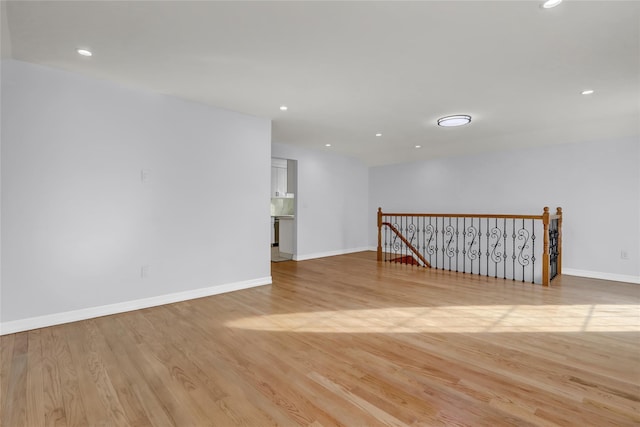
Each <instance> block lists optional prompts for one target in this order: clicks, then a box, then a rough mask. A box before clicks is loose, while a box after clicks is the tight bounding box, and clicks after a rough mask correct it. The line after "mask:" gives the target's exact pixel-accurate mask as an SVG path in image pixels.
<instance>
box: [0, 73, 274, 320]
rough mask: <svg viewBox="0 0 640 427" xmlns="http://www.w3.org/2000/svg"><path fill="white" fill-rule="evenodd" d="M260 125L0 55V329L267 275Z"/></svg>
mask: <svg viewBox="0 0 640 427" xmlns="http://www.w3.org/2000/svg"><path fill="white" fill-rule="evenodd" d="M270 132H271V124H270V121H269V120H266V119H260V118H255V117H251V116H247V115H243V114H238V113H234V112H230V111H225V110H220V109H216V108H211V107H208V106H204V105H200V104H196V103H191V102H186V101H183V100H179V99H176V98H172V97H168V96H162V95H154V94H148V93H142V92H137V91H133V90H129V89H126V88H123V87H120V86H116V85H114V84H111V83H107V82H103V81H99V80H94V79H90V78H86V77H82V76H80V75H76V74H71V73H68V72H64V71H59V70H53V69H49V68H44V67H40V66H34V65H30V64H26V63H22V62H17V61H3V62H2V134H1V136H2V166H1V172H2V181H1V183H2V212H1V214H2V230H1V231H2V248H1V249H2V251H1V253H2V282H1V283H2V289H1V293H0V296H1V299H2V301H1V307H2V313H1V321H2V322H3V324H4V325H5V326H6V325H7V324H8V323H7V322H14V323H15V321H18V320H20V319H28V318H34V317H38V316H46V315H53V314H56V313H63V312H70V311H74V310H82V309H86V308H90V307H96V306H104V305H110V304H118V303H124V302H129V301H132V300H139V299H145V298H151V297H157V296H161V295H167V294H175V293H183V294H181V295H184V293H185V292H186V293H187V294H188V293H189V292H190V291H192V290H197V289H201V288H207V287H215V286H223V287H225V286H226V288H225V289H228V287H229V285H230V284H231V285H232V287H233V285H234V284H236V285H238V286H245V285H251V284H254V285H255V284H260V283H262V284H264V283H269V281H270V263H269V247H268V242H269V177H270V163H271V161H270V159H271V145H270V138H271V137H270ZM143 170H144V171H146V173H147V174H148V182H146V183H142V180H141V172H142V171H143ZM142 266H148V277H147V278H141V275H142V274H141V268H142ZM209 291H211V290H209ZM211 292H215V290H214V291H211Z"/></svg>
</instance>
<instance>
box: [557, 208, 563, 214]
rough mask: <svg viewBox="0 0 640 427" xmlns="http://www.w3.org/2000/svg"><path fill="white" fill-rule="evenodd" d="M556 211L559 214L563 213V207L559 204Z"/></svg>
mask: <svg viewBox="0 0 640 427" xmlns="http://www.w3.org/2000/svg"><path fill="white" fill-rule="evenodd" d="M556 212H558V215H559V214H561V213H562V208H561V207H560V206H558V207H557V208H556Z"/></svg>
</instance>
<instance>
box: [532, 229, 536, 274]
mask: <svg viewBox="0 0 640 427" xmlns="http://www.w3.org/2000/svg"><path fill="white" fill-rule="evenodd" d="M535 276H536V223H535V221H534V220H533V219H532V220H531V283H535Z"/></svg>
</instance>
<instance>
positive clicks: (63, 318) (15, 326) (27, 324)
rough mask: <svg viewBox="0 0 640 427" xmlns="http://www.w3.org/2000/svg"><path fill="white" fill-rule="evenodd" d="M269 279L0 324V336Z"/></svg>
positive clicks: (237, 288)
mask: <svg viewBox="0 0 640 427" xmlns="http://www.w3.org/2000/svg"><path fill="white" fill-rule="evenodd" d="M271 283H272V280H271V276H268V277H261V278H258V279H252V280H245V281H242V282H235V283H226V284H222V285H217V286H210V287H208V288H200V289H194V290H191V291H184V292H176V293H172V294H166V295H158V296H155V297H149V298H143V299H138V300H133V301H125V302H120V303H116V304H108V305H102V306H98V307H90V308H83V309H80V310H73V311H66V312H63V313H54V314H48V315H45V316H38V317H30V318H26V319H20V320H13V321H10V322H4V323H0V335H7V334H13V333H16V332H22V331H28V330H30V329H38V328H46V327H47V326H54V325H60V324H63V323H70V322H77V321H78V320H86V319H92V318H95V317H101V316H109V315H111V314H117V313H124V312H126V311H133V310H140V309H143V308H149V307H156V306H159V305H164V304H171V303H174V302H180V301H187V300H190V299H196V298H202V297H208V296H211V295H218V294H223V293H227V292H233V291H239V290H241V289H248V288H254V287H257V286H262V285H270V284H271Z"/></svg>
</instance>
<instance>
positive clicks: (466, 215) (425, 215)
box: [378, 208, 555, 219]
mask: <svg viewBox="0 0 640 427" xmlns="http://www.w3.org/2000/svg"><path fill="white" fill-rule="evenodd" d="M378 209H380V208H378ZM380 211H381V210H380ZM382 215H385V216H414V217H436V216H437V217H440V218H442V217H444V218H491V219H493V218H497V219H542V215H515V214H514V215H508V214H439V213H388V212H383V213H382ZM554 216H555V215H554Z"/></svg>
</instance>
